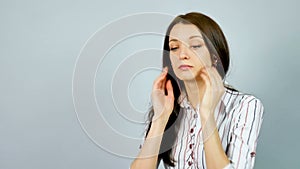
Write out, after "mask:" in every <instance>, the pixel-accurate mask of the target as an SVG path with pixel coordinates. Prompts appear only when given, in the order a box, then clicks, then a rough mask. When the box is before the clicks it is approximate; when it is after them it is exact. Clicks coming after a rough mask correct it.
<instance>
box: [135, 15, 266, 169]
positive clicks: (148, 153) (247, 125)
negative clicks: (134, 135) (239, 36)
mask: <svg viewBox="0 0 300 169" xmlns="http://www.w3.org/2000/svg"><path fill="white" fill-rule="evenodd" d="M163 67H164V70H163V72H162V73H161V74H160V75H159V77H157V79H156V80H155V81H154V83H153V89H152V93H151V98H152V104H153V106H152V110H151V111H150V113H149V120H150V123H149V126H148V129H147V131H146V136H145V140H144V143H143V145H142V146H141V150H140V153H139V155H138V157H137V158H136V159H135V160H134V161H133V163H132V164H131V169H154V168H157V166H158V165H159V163H160V161H161V160H162V161H163V163H164V166H165V168H179V169H183V168H184V169H185V168H208V169H220V168H247V169H248V168H253V165H254V159H255V151H256V145H257V139H258V135H259V131H260V127H261V123H262V119H263V105H262V103H261V102H260V100H258V99H257V98H255V97H254V96H251V95H249V94H243V93H241V92H239V91H237V90H235V89H233V88H231V87H229V86H227V85H226V84H224V83H223V80H224V77H225V75H226V73H227V71H228V67H229V49H228V46H227V42H226V39H225V36H224V34H223V33H222V31H221V29H220V27H219V26H218V25H217V23H215V22H214V21H213V20H212V19H211V18H209V17H208V16H206V15H203V14H200V13H195V12H193V13H188V14H186V15H179V16H177V17H176V18H175V19H174V20H173V21H172V22H171V24H170V26H169V27H168V29H167V32H166V36H165V41H164V53H163Z"/></svg>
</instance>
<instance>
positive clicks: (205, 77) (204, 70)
mask: <svg viewBox="0 0 300 169" xmlns="http://www.w3.org/2000/svg"><path fill="white" fill-rule="evenodd" d="M207 69H208V68H207V67H203V68H202V69H201V72H200V76H201V77H202V79H203V80H204V83H205V85H206V86H211V80H210V77H209V73H208V70H207Z"/></svg>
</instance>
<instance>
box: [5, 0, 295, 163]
mask: <svg viewBox="0 0 300 169" xmlns="http://www.w3.org/2000/svg"><path fill="white" fill-rule="evenodd" d="M299 5H300V3H299V2H297V1H296V0H287V1H273V0H265V1H262V2H261V1H258V0H255V1H244V2H241V1H238V0H229V1H226V2H220V1H218V2H217V1H196V0H191V1H186V2H175V1H171V0H166V1H158V0H155V1H151V2H150V1H147V2H141V1H138V0H133V1H116V0H111V1H107V2H104V1H103V2H101V1H70V0H69V1H67V0H60V1H58V0H52V1H37V0H28V1H21V0H15V1H8V0H7V1H4V0H2V1H0V21H1V22H0V24H1V26H0V46H1V47H0V78H1V83H0V93H1V95H0V168H1V169H17V168H22V169H23V168H24V169H27V168H28V169H37V168H45V169H46V168H49V169H50V168H72V169H77V168H78V169H79V168H89V169H90V168H91V169H92V168H128V166H129V164H130V162H131V161H132V159H131V158H124V157H120V156H117V155H114V154H112V153H109V152H106V151H104V150H102V149H101V148H99V146H98V145H97V144H95V143H94V142H93V141H92V140H91V139H90V138H89V137H88V136H87V134H86V133H85V132H84V131H83V130H82V128H81V126H80V124H79V122H78V119H77V116H76V113H75V110H74V106H73V100H72V75H73V70H74V68H75V64H76V59H77V57H78V55H79V53H80V50H81V48H82V47H83V45H84V44H85V42H86V41H87V40H88V38H89V37H90V36H91V35H92V34H93V33H95V32H96V31H97V30H98V29H99V28H101V27H103V26H104V25H105V24H107V23H109V22H111V21H112V20H115V19H117V18H120V17H123V16H126V15H129V14H132V13H138V12H163V13H167V14H171V15H177V14H179V13H186V12H189V11H201V12H203V13H206V14H208V15H209V16H211V17H212V18H214V19H215V20H216V21H217V22H218V23H219V24H220V25H221V27H222V29H223V31H224V32H225V35H226V37H227V39H228V42H229V45H230V49H231V56H232V65H231V70H230V72H229V75H228V78H227V81H229V83H230V84H232V85H234V86H235V87H236V88H238V89H240V90H242V91H244V92H249V93H252V94H254V95H255V96H257V97H259V98H260V99H261V100H262V101H263V103H264V106H265V113H266V114H265V121H264V123H263V127H262V130H261V137H260V140H259V144H258V149H257V151H258V152H257V158H256V167H255V168H278V169H281V168H299V164H298V163H299V162H298V161H299V160H298V157H299V151H300V146H299V145H298V140H299V139H300V137H299V134H298V133H299V132H298V131H297V130H298V128H299V127H300V125H299V123H298V122H299V118H300V115H299V108H298V107H299V105H298V103H299V99H298V96H299V94H300V92H299V89H298V86H299V85H300V81H299V79H298V77H299V73H300V71H299V68H298V66H299V61H300V59H299V58H298V55H299V54H298V53H299V52H298V48H299V47H298V46H299V44H300V43H299V42H300V39H299V38H300V37H299V30H300V24H299V18H298V15H299V12H297V10H298V7H299ZM152 22H153V24H155V21H152ZM120 29H121V28H120ZM145 39H147V37H146V38H145ZM149 39H151V40H153V42H158V43H157V44H155V45H154V46H153V47H155V48H159V47H160V46H161V39H159V38H157V37H152V38H149ZM136 42H139V41H134V39H133V41H129V42H128V43H130V44H132V45H134V44H135V43H136ZM159 43H160V44H159ZM118 61H120V60H116V62H118ZM158 65H159V63H158ZM148 73H150V74H144V76H140V77H139V78H137V79H139V80H137V81H136V83H134V84H133V85H136V86H135V88H136V91H139V93H140V95H138V96H137V94H136V92H135V90H132V88H129V96H130V99H131V100H132V102H133V103H134V105H135V106H136V107H137V109H140V110H142V111H144V110H146V109H144V107H145V106H146V105H147V99H148V96H147V95H148V92H149V88H150V85H151V83H152V80H153V78H154V77H155V73H156V74H157V73H158V71H152V72H151V71H150V72H148ZM146 75H149V78H144V77H145V76H146ZM101 78H102V77H101ZM105 78H107V77H106V76H103V79H105ZM97 79H98V78H97ZM97 79H96V84H97V85H98V86H97V87H96V91H97V90H99V89H101V83H100V82H99V80H97ZM141 82H143V83H141ZM142 85H144V86H142ZM143 88H145V90H143ZM96 94H97V95H101V93H99V92H97V93H96ZM107 97H108V98H109V97H110V96H109V95H108V96H107ZM139 97H141V98H142V99H139ZM99 104H100V103H99ZM113 127H116V128H117V129H118V128H121V127H122V126H118V125H117V124H115V126H113ZM142 127H143V126H142V125H131V126H128V127H124V126H123V128H122V129H123V130H122V132H124V133H127V134H128V133H135V134H132V136H140V133H139V132H140V131H142ZM113 141H116V140H112V143H120V142H121V141H122V140H117V141H116V142H113ZM136 146H138V145H136Z"/></svg>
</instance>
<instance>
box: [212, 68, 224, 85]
mask: <svg viewBox="0 0 300 169" xmlns="http://www.w3.org/2000/svg"><path fill="white" fill-rule="evenodd" d="M212 73H213V76H214V81H215V83H216V88H217V89H219V90H220V89H222V88H223V87H224V86H223V80H222V78H221V76H220V74H219V72H218V71H217V69H216V68H215V67H212Z"/></svg>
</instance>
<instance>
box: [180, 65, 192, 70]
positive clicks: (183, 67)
mask: <svg viewBox="0 0 300 169" xmlns="http://www.w3.org/2000/svg"><path fill="white" fill-rule="evenodd" d="M191 68H193V66H191V65H180V66H179V67H178V69H180V70H189V69H191Z"/></svg>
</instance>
